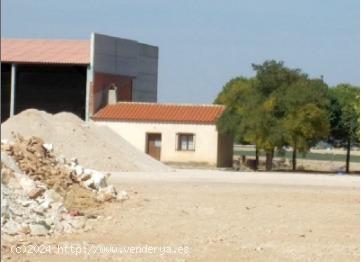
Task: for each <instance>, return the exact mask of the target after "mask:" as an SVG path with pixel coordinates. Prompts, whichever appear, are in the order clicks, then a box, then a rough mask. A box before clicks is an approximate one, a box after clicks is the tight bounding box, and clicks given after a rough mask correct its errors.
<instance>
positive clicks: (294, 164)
mask: <svg viewBox="0 0 361 262" xmlns="http://www.w3.org/2000/svg"><path fill="white" fill-rule="evenodd" d="M296 166H297V148H296V147H293V151H292V171H296Z"/></svg>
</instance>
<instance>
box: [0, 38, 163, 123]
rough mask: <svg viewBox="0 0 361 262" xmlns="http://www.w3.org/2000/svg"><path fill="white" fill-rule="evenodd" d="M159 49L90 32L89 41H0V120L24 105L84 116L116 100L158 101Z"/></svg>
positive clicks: (17, 111) (19, 110)
mask: <svg viewBox="0 0 361 262" xmlns="http://www.w3.org/2000/svg"><path fill="white" fill-rule="evenodd" d="M157 80H158V47H156V46H151V45H148V44H144V43H139V42H137V41H134V40H128V39H123V38H118V37H112V36H107V35H102V34H98V33H92V34H91V38H90V40H38V39H1V121H4V120H6V119H7V118H8V117H9V116H11V115H14V114H17V113H19V112H21V111H22V110H24V109H27V108H37V109H41V110H45V111H47V112H50V113H57V112H61V111H68V112H72V113H74V114H76V115H78V116H79V117H81V118H82V119H85V120H88V119H89V117H91V116H92V115H93V114H95V113H96V112H97V111H98V110H99V109H100V108H102V107H104V106H105V105H106V104H107V103H108V101H107V99H108V90H109V89H111V88H114V87H115V88H114V89H115V90H116V96H117V98H116V100H117V101H138V102H157Z"/></svg>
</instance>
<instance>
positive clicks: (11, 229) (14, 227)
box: [1, 220, 21, 235]
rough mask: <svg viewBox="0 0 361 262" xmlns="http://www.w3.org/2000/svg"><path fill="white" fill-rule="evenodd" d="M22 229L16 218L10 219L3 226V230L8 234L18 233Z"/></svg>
mask: <svg viewBox="0 0 361 262" xmlns="http://www.w3.org/2000/svg"><path fill="white" fill-rule="evenodd" d="M20 229H21V225H20V224H18V223H16V222H15V221H14V220H9V221H8V222H7V223H6V224H5V225H4V226H2V228H1V230H2V232H4V233H6V234H8V235H16V234H17V233H18V232H19V230H20Z"/></svg>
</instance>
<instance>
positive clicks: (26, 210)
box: [1, 135, 127, 235]
mask: <svg viewBox="0 0 361 262" xmlns="http://www.w3.org/2000/svg"><path fill="white" fill-rule="evenodd" d="M53 149H54V148H53V145H52V144H46V143H44V141H43V140H42V139H40V138H38V137H30V138H29V139H25V138H23V137H22V136H20V135H16V136H14V138H13V140H12V141H6V140H2V141H1V200H2V201H1V211H2V212H1V226H2V233H4V234H7V235H18V234H30V235H48V234H52V233H55V232H74V231H79V230H83V229H84V228H85V227H86V223H87V218H86V216H85V214H86V213H87V211H88V210H91V209H94V208H96V207H99V206H100V205H101V204H102V203H104V202H105V201H110V200H120V201H123V200H125V199H126V198H127V195H126V193H124V192H122V193H121V194H118V193H117V191H116V190H115V188H114V186H112V185H108V184H107V180H106V178H107V175H106V174H104V173H101V172H99V171H96V170H93V169H87V168H84V167H82V166H81V165H79V164H78V162H77V160H76V159H72V160H71V161H67V160H66V159H65V158H63V157H57V156H56V155H55V154H54V153H53Z"/></svg>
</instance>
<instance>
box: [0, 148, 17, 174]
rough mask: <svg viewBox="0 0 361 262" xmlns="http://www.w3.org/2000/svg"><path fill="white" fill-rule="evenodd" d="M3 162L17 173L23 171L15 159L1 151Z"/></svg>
mask: <svg viewBox="0 0 361 262" xmlns="http://www.w3.org/2000/svg"><path fill="white" fill-rule="evenodd" d="M1 162H2V163H4V164H5V165H6V166H7V167H8V168H10V169H11V170H12V171H14V172H16V173H21V170H20V168H19V166H18V164H17V163H16V162H15V160H14V159H13V158H12V157H11V156H9V155H8V154H6V153H5V152H3V151H1Z"/></svg>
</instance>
